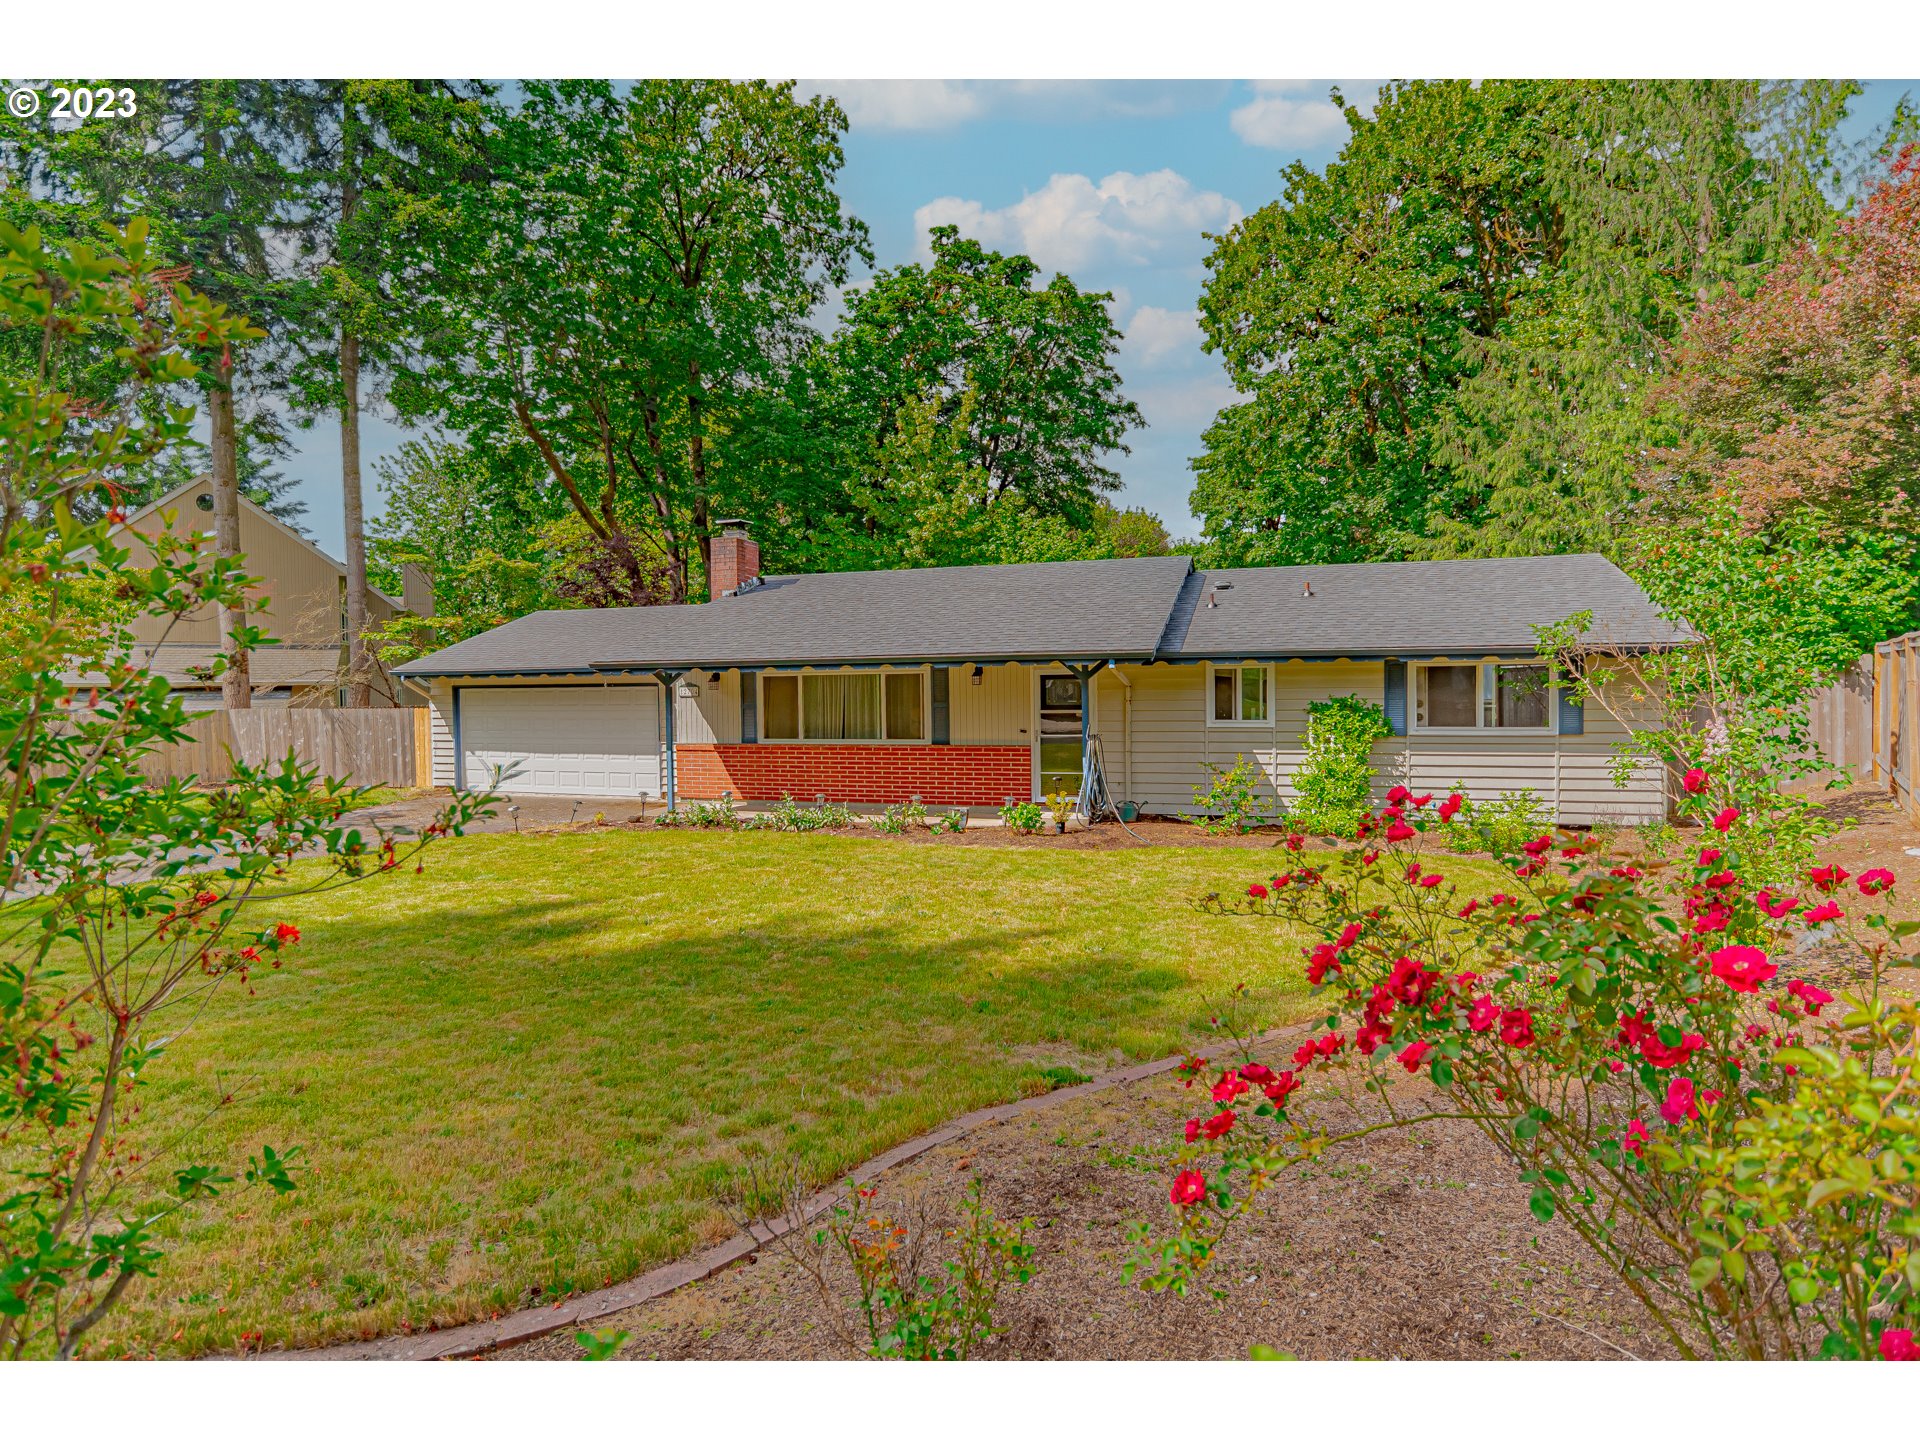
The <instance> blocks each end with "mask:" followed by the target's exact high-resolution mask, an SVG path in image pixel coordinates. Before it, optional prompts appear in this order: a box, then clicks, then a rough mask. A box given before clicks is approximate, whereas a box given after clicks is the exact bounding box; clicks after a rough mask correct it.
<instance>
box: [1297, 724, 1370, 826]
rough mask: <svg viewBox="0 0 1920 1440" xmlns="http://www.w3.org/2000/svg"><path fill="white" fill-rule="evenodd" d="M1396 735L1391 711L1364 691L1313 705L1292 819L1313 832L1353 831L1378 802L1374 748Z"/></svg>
mask: <svg viewBox="0 0 1920 1440" xmlns="http://www.w3.org/2000/svg"><path fill="white" fill-rule="evenodd" d="M1391 734H1393V727H1392V725H1390V724H1389V723H1388V721H1387V712H1386V711H1385V710H1383V709H1381V708H1380V707H1379V706H1378V705H1376V704H1374V703H1373V702H1372V701H1371V700H1362V699H1361V698H1360V697H1359V696H1358V695H1335V696H1332V697H1330V698H1328V699H1326V700H1316V701H1314V702H1313V703H1312V704H1310V705H1308V706H1307V734H1306V739H1305V742H1304V744H1303V746H1302V755H1301V761H1300V768H1299V769H1298V770H1296V771H1294V773H1293V790H1294V795H1295V797H1296V798H1295V800H1294V802H1293V805H1292V806H1291V807H1290V808H1289V810H1288V812H1287V819H1288V822H1289V823H1290V824H1292V825H1294V826H1296V827H1298V828H1299V829H1301V830H1304V831H1307V832H1308V833H1311V834H1321V835H1351V834H1352V833H1353V830H1354V826H1355V825H1356V824H1358V823H1359V821H1360V819H1361V817H1362V816H1364V815H1365V814H1366V813H1367V812H1368V811H1369V810H1370V809H1371V808H1372V804H1373V776H1374V770H1373V746H1374V742H1375V741H1378V740H1384V739H1386V738H1387V737H1388V736H1390V735H1391Z"/></svg>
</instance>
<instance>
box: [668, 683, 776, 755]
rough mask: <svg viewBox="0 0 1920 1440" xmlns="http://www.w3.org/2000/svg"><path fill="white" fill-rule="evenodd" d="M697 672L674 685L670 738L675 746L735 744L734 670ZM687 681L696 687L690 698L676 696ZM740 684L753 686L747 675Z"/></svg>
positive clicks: (737, 688)
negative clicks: (714, 677) (716, 676)
mask: <svg viewBox="0 0 1920 1440" xmlns="http://www.w3.org/2000/svg"><path fill="white" fill-rule="evenodd" d="M714 673H715V672H713V671H711V670H697V671H694V672H693V673H692V674H690V675H688V676H687V677H686V679H685V680H682V681H681V682H680V683H679V684H677V685H675V686H674V702H673V738H674V742H675V743H676V744H679V745H737V744H739V743H740V686H741V684H742V676H741V674H740V672H739V671H738V670H722V671H720V672H719V675H720V679H719V681H718V682H715V680H714V679H713V676H714ZM688 681H691V682H692V683H693V684H695V685H697V686H699V690H698V692H697V693H695V694H694V695H692V696H686V695H682V694H680V689H681V687H682V686H684V685H685V684H686V683H687V682H688ZM744 683H746V684H748V685H752V684H755V683H757V682H756V681H755V678H754V677H753V676H751V675H748V676H746V677H744Z"/></svg>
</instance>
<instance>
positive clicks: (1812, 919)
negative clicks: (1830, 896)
mask: <svg viewBox="0 0 1920 1440" xmlns="http://www.w3.org/2000/svg"><path fill="white" fill-rule="evenodd" d="M1845 914H1846V912H1845V911H1844V910H1842V909H1841V908H1840V907H1839V906H1838V905H1836V904H1834V903H1833V901H1831V900H1827V901H1823V902H1822V903H1820V904H1818V905H1816V906H1814V907H1813V909H1811V910H1809V911H1807V913H1806V914H1805V915H1803V916H1801V917H1800V918H1801V919H1803V920H1805V921H1806V922H1807V924H1809V925H1824V924H1826V923H1827V922H1828V921H1829V920H1838V919H1840V918H1841V917H1842V916H1843V915H1845Z"/></svg>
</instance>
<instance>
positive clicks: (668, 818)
mask: <svg viewBox="0 0 1920 1440" xmlns="http://www.w3.org/2000/svg"><path fill="white" fill-rule="evenodd" d="M654 823H655V824H658V825H666V826H669V827H670V828H672V829H676V830H738V829H740V828H741V826H742V825H743V824H744V823H745V822H744V821H742V820H741V818H740V812H739V811H737V810H735V809H734V806H733V797H732V796H731V795H722V796H721V797H720V798H719V799H718V800H689V801H687V802H686V803H685V804H684V805H683V806H681V808H679V809H678V810H669V811H668V812H667V813H666V814H665V815H662V816H661V817H660V818H659V819H658V820H657V821H655V822H654Z"/></svg>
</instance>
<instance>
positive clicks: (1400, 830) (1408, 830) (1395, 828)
mask: <svg viewBox="0 0 1920 1440" xmlns="http://www.w3.org/2000/svg"><path fill="white" fill-rule="evenodd" d="M1419 833H1420V832H1419V831H1417V830H1415V829H1414V828H1413V827H1412V826H1411V825H1409V824H1407V822H1406V821H1404V820H1396V821H1394V822H1393V823H1392V824H1391V825H1389V826H1387V839H1389V840H1393V841H1401V840H1411V839H1413V837H1414V836H1415V835H1417V834H1419Z"/></svg>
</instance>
